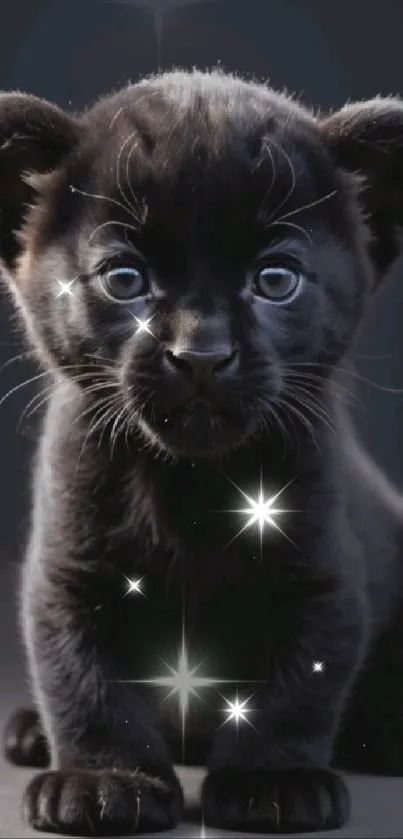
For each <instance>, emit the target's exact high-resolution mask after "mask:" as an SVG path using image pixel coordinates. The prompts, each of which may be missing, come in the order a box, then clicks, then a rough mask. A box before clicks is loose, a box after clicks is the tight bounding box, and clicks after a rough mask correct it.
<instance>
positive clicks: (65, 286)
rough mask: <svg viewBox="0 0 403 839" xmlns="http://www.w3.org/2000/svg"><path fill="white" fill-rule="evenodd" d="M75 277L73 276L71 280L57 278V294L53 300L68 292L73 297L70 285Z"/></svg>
mask: <svg viewBox="0 0 403 839" xmlns="http://www.w3.org/2000/svg"><path fill="white" fill-rule="evenodd" d="M76 279H77V277H74V279H73V280H67V281H66V280H57V282H58V283H59V286H60V289H61V290H60V291H59V294H56V297H55V298H54V300H58V298H59V297H63V296H64V295H65V294H70V295H71V297H74V292H72V290H71V287H72V285H73V283H74V282H75V281H76Z"/></svg>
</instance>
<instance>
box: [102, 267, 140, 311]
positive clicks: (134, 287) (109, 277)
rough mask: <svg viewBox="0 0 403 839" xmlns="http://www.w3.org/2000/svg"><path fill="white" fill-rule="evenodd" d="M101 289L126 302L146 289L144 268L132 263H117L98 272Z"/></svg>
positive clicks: (114, 298) (115, 298)
mask: <svg viewBox="0 0 403 839" xmlns="http://www.w3.org/2000/svg"><path fill="white" fill-rule="evenodd" d="M99 279H100V283H101V287H102V289H103V291H105V293H106V294H107V295H108V297H111V298H112V299H113V300H118V301H122V302H125V303H128V302H129V301H130V300H134V299H135V298H136V297H140V296H141V295H142V294H145V293H146V290H147V276H146V272H145V269H143V268H140V267H135V266H133V265H119V266H116V267H115V268H109V269H107V270H104V271H103V272H101V274H100V277H99Z"/></svg>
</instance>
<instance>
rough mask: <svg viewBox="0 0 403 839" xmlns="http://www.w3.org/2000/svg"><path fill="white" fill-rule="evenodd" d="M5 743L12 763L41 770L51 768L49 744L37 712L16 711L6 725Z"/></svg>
mask: <svg viewBox="0 0 403 839" xmlns="http://www.w3.org/2000/svg"><path fill="white" fill-rule="evenodd" d="M3 743H4V754H5V756H6V758H7V760H9V761H10V763H14V764H15V765H16V766H32V767H37V768H40V769H45V768H46V767H47V766H49V763H50V758H49V750H48V744H47V741H46V737H45V734H44V732H43V729H42V723H41V721H40V718H39V714H38V713H37V711H34V710H33V709H23V710H21V711H16V712H15V714H13V715H12V717H10V719H9V721H8V723H7V725H6V728H5V731H4V738H3Z"/></svg>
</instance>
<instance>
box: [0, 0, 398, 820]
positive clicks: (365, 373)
mask: <svg viewBox="0 0 403 839" xmlns="http://www.w3.org/2000/svg"><path fill="white" fill-rule="evenodd" d="M402 39H403V2H401V0H372V2H369V0H354V2H347V0H339V2H324V0H222V2H203V3H200V2H194V0H188V2H182V3H172V2H169V0H154V2H153V0H149V2H144V3H142V4H137V3H133V2H131V0H8V2H7V1H6V0H2V3H1V5H0V88H2V89H5V90H11V89H15V88H18V89H20V90H25V91H29V92H32V93H35V94H37V95H40V96H43V97H46V98H49V99H53V100H55V101H56V102H58V103H59V104H60V105H62V106H64V107H67V108H72V109H74V110H77V109H81V108H82V107H83V106H84V105H86V104H88V103H89V102H91V101H92V100H94V99H95V98H97V97H98V96H99V95H100V94H101V93H104V92H106V91H108V90H111V89H114V88H116V87H119V86H120V85H122V84H125V83H126V82H127V81H129V80H132V81H135V80H137V79H138V78H139V77H140V76H141V75H145V74H147V73H150V72H154V71H155V70H156V69H157V68H158V67H159V68H163V69H166V68H170V67H172V66H181V67H192V66H194V65H196V66H198V67H199V68H201V69H203V68H205V67H211V66H212V65H216V64H217V63H218V62H220V63H221V65H222V66H223V67H224V68H226V69H229V70H236V71H240V72H242V73H244V74H253V75H255V76H257V77H258V78H261V79H263V78H264V79H267V78H270V81H271V83H272V84H273V86H275V87H280V88H283V87H284V86H285V87H287V88H288V89H289V90H291V91H295V92H298V93H301V94H302V100H303V101H306V102H308V103H310V104H313V105H315V106H321V107H322V108H324V109H326V108H330V107H332V108H333V107H337V106H339V105H341V104H343V103H344V102H345V101H346V100H347V99H360V98H366V97H368V98H369V97H371V96H373V95H374V94H377V93H383V94H388V93H398V94H399V93H401V94H403V57H402V46H401V45H402ZM402 275H403V263H402V270H400V271H399V269H397V270H396V271H395V272H394V276H393V277H391V278H390V281H389V282H388V283H387V285H386V287H385V289H384V290H383V291H382V292H381V294H380V295H378V297H377V298H376V301H375V303H374V306H373V309H372V312H371V315H370V318H369V321H368V324H367V328H366V330H365V332H364V334H363V336H362V341H361V347H360V349H359V353H358V355H357V358H356V365H357V370H358V372H359V374H360V375H361V376H362V377H364V378H365V379H366V380H370V382H371V383H370V382H367V383H364V382H361V383H360V384H359V392H360V397H361V399H362V402H363V407H362V408H360V409H359V410H358V412H357V422H358V424H359V427H360V429H361V432H362V434H363V436H364V438H365V439H366V441H367V443H368V445H369V447H370V448H371V450H372V452H373V453H374V455H375V457H376V458H377V459H378V460H379V462H380V463H381V464H383V466H384V467H385V469H386V470H387V472H388V473H389V475H390V476H391V477H392V478H393V479H394V480H395V481H396V482H397V483H398V484H399V485H403V424H402V420H403V397H402V395H400V393H399V389H400V388H403V329H402V323H403V317H402V316H403V297H402V291H401V285H402V283H403V276H402ZM21 351H22V344H21V341H20V338H19V334H18V330H17V329H16V325H15V321H14V322H13V319H12V316H11V312H10V308H9V304H8V301H7V299H6V297H5V295H2V296H0V500H1V511H2V515H1V516H0V559H1V562H0V711H1V713H2V716H3V717H4V716H5V715H6V714H7V713H8V711H9V709H10V708H11V707H12V706H13V705H14V704H17V703H20V702H21V701H22V698H23V697H24V696H25V694H26V690H25V686H24V679H25V677H24V670H23V664H22V656H21V652H20V649H19V647H18V641H17V633H16V628H15V627H16V579H17V574H18V562H19V559H20V557H21V553H22V550H23V545H24V539H25V534H26V525H27V517H28V513H29V495H28V490H29V474H30V459H31V453H32V449H33V445H34V441H35V429H36V425H37V420H36V415H34V416H33V417H32V418H27V417H26V416H25V417H23V418H22V421H20V420H21V415H22V413H23V411H24V409H25V407H26V406H27V405H28V403H29V401H30V399H32V397H33V396H34V395H35V394H36V393H37V392H38V387H39V384H38V387H37V383H32V384H31V385H27V386H23V387H18V385H20V384H21V383H22V382H23V381H25V380H26V379H28V378H29V377H30V376H34V375H35V374H36V373H37V372H38V370H37V368H36V367H35V366H34V365H31V364H29V363H28V361H24V360H15V361H11V362H10V359H12V358H14V357H15V356H17V355H18V354H19V353H21ZM16 387H18V389H17V390H15V391H14V392H13V393H12V394H11V395H9V396H8V397H7V398H6V399H4V400H3V397H4V396H5V395H6V394H7V392H9V391H10V390H11V389H13V388H16ZM396 391H397V392H396ZM2 400H3V401H2ZM1 769H2V772H1V774H0V836H6V835H7V836H13V837H18V836H23V835H24V836H30V835H31V833H30V832H29V831H27V830H25V832H23V827H22V824H21V822H20V820H19V815H18V803H19V797H20V793H21V790H22V787H23V784H24V783H25V779H26V775H27V773H25V772H21V771H17V770H12V769H7V768H6V767H4V765H3V766H2V767H1ZM187 778H188V782H189V783H190V785H191V784H192V776H191V774H190V773H188V776H187ZM351 784H352V787H353V792H354V804H355V809H354V816H353V822H352V824H351V825H350V826H349V827H348V828H346V830H344V831H343V832H341V833H340V835H344V836H351V837H352V836H357V837H358V836H362V837H363V836H376V835H378V836H379V835H383V836H385V837H386V836H388V837H392V836H396V837H397V836H402V835H403V800H402V797H401V790H402V787H403V784H402V782H401V781H400V780H391V779H389V780H386V781H385V780H382V779H351ZM189 832H190V828H189V829H188V828H186V829H185V833H184V834H183V835H189ZM192 833H193V834H194V835H200V830H198V831H197V830H196V833H195V831H194V830H193V828H192ZM207 835H208V836H211V835H217V834H216V833H214V834H213V833H212V832H211V831H207ZM333 835H339V832H336V833H335V834H333Z"/></svg>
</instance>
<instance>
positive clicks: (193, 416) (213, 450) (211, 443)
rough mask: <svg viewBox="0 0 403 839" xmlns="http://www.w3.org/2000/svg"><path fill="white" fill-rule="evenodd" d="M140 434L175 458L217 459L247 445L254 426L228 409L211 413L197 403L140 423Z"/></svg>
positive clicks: (162, 413) (144, 418) (154, 415)
mask: <svg viewBox="0 0 403 839" xmlns="http://www.w3.org/2000/svg"><path fill="white" fill-rule="evenodd" d="M139 424H140V428H141V431H142V432H143V435H145V437H146V438H147V439H148V440H150V441H152V442H153V443H154V444H156V445H159V446H160V448H161V449H163V450H164V451H165V452H167V453H170V454H172V455H174V456H176V457H186V458H190V459H194V458H204V459H212V460H214V459H216V458H219V457H221V455H223V454H225V453H226V452H229V451H231V449H235V448H238V447H239V446H242V445H243V444H244V443H246V442H247V440H248V439H249V437H250V436H251V434H252V433H253V431H254V430H255V424H254V423H253V422H252V421H251V420H248V419H246V418H245V417H241V416H239V415H237V414H236V413H232V412H230V411H229V410H227V409H225V410H224V409H220V410H217V409H214V410H213V409H212V407H211V406H210V405H209V404H208V403H204V402H202V401H200V402H199V401H197V402H194V403H192V404H191V405H188V406H186V407H185V408H183V407H182V408H175V409H174V410H171V411H169V412H168V411H166V412H163V411H161V412H160V413H158V412H153V414H152V416H149V417H144V416H143V417H142V418H141V420H140V421H139Z"/></svg>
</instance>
